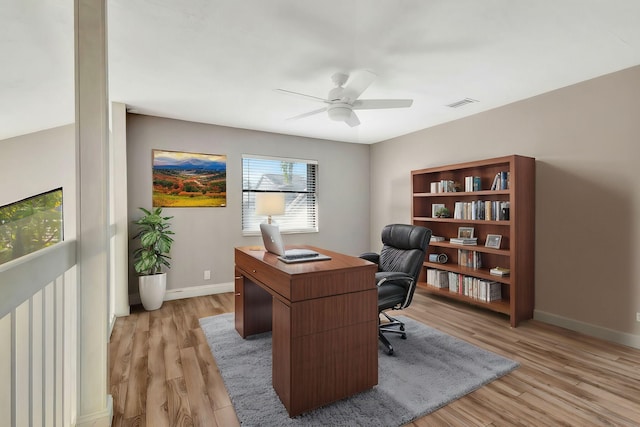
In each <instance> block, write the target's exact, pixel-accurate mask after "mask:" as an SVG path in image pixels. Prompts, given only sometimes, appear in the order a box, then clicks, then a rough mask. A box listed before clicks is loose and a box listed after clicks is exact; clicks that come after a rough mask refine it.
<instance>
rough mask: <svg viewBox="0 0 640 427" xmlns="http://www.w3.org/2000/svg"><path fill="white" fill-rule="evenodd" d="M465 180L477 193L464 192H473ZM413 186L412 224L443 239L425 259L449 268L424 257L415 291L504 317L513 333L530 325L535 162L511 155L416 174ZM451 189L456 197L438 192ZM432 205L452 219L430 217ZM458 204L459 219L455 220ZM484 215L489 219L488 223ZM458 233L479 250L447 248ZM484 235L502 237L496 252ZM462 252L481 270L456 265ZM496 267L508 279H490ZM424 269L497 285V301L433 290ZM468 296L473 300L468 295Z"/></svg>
mask: <svg viewBox="0 0 640 427" xmlns="http://www.w3.org/2000/svg"><path fill="white" fill-rule="evenodd" d="M496 175H498V177H499V179H497V188H495V189H492V185H493V184H494V181H495V180H496ZM469 176H470V177H476V187H475V190H476V191H464V190H465V189H466V190H472V188H470V187H471V186H469V187H468V188H465V177H469ZM411 181H412V203H411V209H412V221H413V223H414V224H416V225H422V226H425V227H427V228H430V229H431V230H432V232H433V235H434V236H441V237H444V238H445V240H444V241H432V242H431V243H430V245H429V251H428V254H440V253H444V254H446V255H447V257H448V262H447V263H445V264H439V263H433V262H428V260H429V257H428V255H427V258H426V260H425V262H424V266H423V272H422V274H421V276H420V277H421V278H420V282H419V283H418V286H419V287H420V288H421V289H424V290H426V291H427V292H430V293H433V294H435V295H440V296H445V297H448V298H452V299H455V300H458V301H464V302H467V303H470V304H473V305H477V306H481V307H485V308H487V309H490V310H493V311H496V312H499V313H503V314H506V315H508V316H509V320H510V323H511V326H513V327H516V326H517V325H518V322H520V321H522V320H526V319H531V318H532V317H533V308H534V302H535V301H534V295H535V294H534V262H535V159H534V158H531V157H524V156H518V155H512V156H505V157H499V158H494V159H487V160H479V161H473V162H466V163H459V164H453V165H446V166H440V167H433V168H427V169H420V170H414V171H412V172H411ZM451 182H453V186H451ZM501 182H504V184H501ZM432 183H442V184H441V185H437V184H432ZM438 187H439V188H438ZM447 187H449V188H447ZM452 187H453V189H455V191H448V192H437V191H438V190H439V189H442V188H447V190H452ZM432 190H434V191H433V192H432ZM487 202H488V203H487ZM434 204H435V205H444V206H445V207H446V208H447V209H448V210H449V212H450V217H448V218H442V217H440V218H438V217H434V216H433V213H434V212H433V205H434ZM456 204H457V205H458V207H459V208H458V212H457V214H458V216H459V217H456V218H454V214H456ZM505 207H508V212H509V213H508V219H507V218H505V216H504V212H503V210H502V208H505ZM474 212H475V213H474ZM488 213H491V214H492V217H491V218H489V217H488V215H487V214H488ZM459 227H473V229H474V237H477V239H478V244H477V245H458V244H453V243H450V242H449V239H450V238H452V237H457V235H458V228H459ZM488 234H497V235H500V236H502V240H501V244H500V247H499V248H490V247H485V242H486V238H487V235H488ZM460 249H462V250H467V251H475V252H477V253H479V254H480V255H479V257H480V260H481V263H482V266H481V267H480V268H471V267H466V266H462V265H459V261H460V260H459V259H458V254H459V250H460ZM497 266H500V267H505V268H509V269H510V270H511V271H510V275H509V276H504V277H501V276H494V275H491V274H490V273H489V270H490V269H491V268H493V267H497ZM427 269H438V270H442V271H446V272H451V273H456V274H458V275H463V276H466V277H471V278H475V279H477V280H476V281H475V282H476V283H477V282H479V281H480V280H484V281H495V282H497V283H499V284H500V285H499V287H500V293H501V298H500V299H499V300H494V301H489V302H487V301H483V300H481V299H478V298H477V295H476V297H472V296H469V295H465V291H464V289H460V287H458V289H456V291H454V290H453V289H452V290H449V288H437V287H435V286H433V284H429V283H427ZM468 280H469V281H472V280H473V279H468ZM477 286H478V287H479V286H480V285H479V284H478V285H477ZM494 286H496V285H494ZM476 289H477V288H476ZM477 293H478V292H476V294H477ZM467 294H471V290H470V289H469V290H468V292H467Z"/></svg>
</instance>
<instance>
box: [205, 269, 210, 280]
mask: <svg viewBox="0 0 640 427" xmlns="http://www.w3.org/2000/svg"><path fill="white" fill-rule="evenodd" d="M209 279H211V270H205V271H204V280H209Z"/></svg>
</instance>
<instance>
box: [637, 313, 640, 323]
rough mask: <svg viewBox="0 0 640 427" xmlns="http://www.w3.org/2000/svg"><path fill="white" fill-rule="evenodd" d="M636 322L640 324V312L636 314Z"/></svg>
mask: <svg viewBox="0 0 640 427" xmlns="http://www.w3.org/2000/svg"><path fill="white" fill-rule="evenodd" d="M636 322H640V312H638V313H636Z"/></svg>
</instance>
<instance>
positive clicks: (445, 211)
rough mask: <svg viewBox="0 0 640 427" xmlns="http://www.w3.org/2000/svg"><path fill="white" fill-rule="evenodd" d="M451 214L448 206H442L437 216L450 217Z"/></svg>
mask: <svg viewBox="0 0 640 427" xmlns="http://www.w3.org/2000/svg"><path fill="white" fill-rule="evenodd" d="M449 215H451V213H450V212H449V209H447V208H440V209H438V210H437V211H436V217H438V218H449Z"/></svg>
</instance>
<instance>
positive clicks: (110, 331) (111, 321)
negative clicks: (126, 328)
mask: <svg viewBox="0 0 640 427" xmlns="http://www.w3.org/2000/svg"><path fill="white" fill-rule="evenodd" d="M116 319H117V317H116V315H115V314H114V315H113V316H111V320H109V338H111V333H112V332H113V326H114V325H115V324H116Z"/></svg>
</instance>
